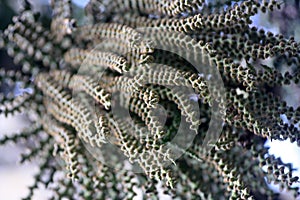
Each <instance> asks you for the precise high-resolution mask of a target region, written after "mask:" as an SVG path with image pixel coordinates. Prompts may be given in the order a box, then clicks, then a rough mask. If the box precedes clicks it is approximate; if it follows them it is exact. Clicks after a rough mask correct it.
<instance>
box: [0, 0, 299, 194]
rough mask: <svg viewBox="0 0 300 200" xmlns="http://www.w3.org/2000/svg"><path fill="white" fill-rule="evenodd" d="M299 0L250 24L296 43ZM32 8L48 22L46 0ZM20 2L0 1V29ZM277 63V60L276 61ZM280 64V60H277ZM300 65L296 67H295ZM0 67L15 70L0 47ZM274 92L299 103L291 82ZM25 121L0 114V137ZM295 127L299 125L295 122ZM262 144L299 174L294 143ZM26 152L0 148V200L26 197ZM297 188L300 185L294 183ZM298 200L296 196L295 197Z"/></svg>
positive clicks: (80, 2) (78, 0) (29, 171)
mask: <svg viewBox="0 0 300 200" xmlns="http://www.w3.org/2000/svg"><path fill="white" fill-rule="evenodd" d="M87 1H88V0H73V1H72V2H73V3H74V12H75V13H77V14H78V15H79V16H80V15H81V14H82V13H83V7H84V6H85V5H86V4H87ZM299 1H300V0H285V1H284V2H285V5H284V6H283V8H282V9H281V10H280V11H275V12H273V13H272V14H263V13H259V14H257V15H256V16H254V17H252V21H253V24H252V25H255V26H257V27H259V28H263V29H265V30H266V31H271V32H273V33H275V34H276V33H282V34H283V35H284V36H286V37H290V36H294V37H295V40H296V41H298V42H300V13H299ZM30 2H31V3H33V5H34V9H35V11H37V12H40V13H41V15H42V18H43V20H45V23H49V19H50V18H51V9H50V5H49V3H50V2H49V0H31V1H30ZM21 5H22V0H0V30H2V31H3V30H4V29H5V28H6V27H7V26H8V24H9V23H10V22H11V19H12V17H13V16H14V15H16V14H17V12H18V10H19V9H20V7H21ZM266 62H267V63H268V62H277V60H274V59H273V60H266ZM278 62H279V60H278ZM280 64H281V63H280ZM296 67H298V68H299V67H300V66H296ZM0 68H7V69H15V68H18V66H15V65H14V63H13V59H12V58H10V57H9V56H8V55H7V53H6V52H5V51H3V50H0ZM278 68H279V69H280V70H281V71H282V72H283V73H284V72H285V71H287V70H290V69H291V68H290V67H287V66H285V64H281V65H279V66H278ZM4 87H5V86H4V84H2V83H1V85H0V90H2V91H3V90H5V88H4ZM274 92H276V93H277V94H278V95H280V96H281V97H282V99H284V100H285V101H286V102H287V104H288V105H290V106H294V107H298V106H299V105H300V87H299V85H295V84H291V85H289V86H285V87H278V88H274ZM281 118H282V120H283V121H285V122H286V123H288V121H287V119H286V117H285V116H284V115H283V116H281ZM28 125H29V121H28V120H27V119H26V117H25V115H24V114H19V115H15V116H13V117H12V116H9V117H8V118H5V117H4V116H3V115H0V138H1V137H3V135H4V134H12V133H15V132H18V131H20V130H21V129H22V128H24V127H27V126H28ZM298 128H299V124H298ZM265 145H266V146H268V147H270V153H271V154H274V155H275V156H276V157H281V159H282V161H283V162H285V163H292V164H293V167H294V168H295V169H297V170H296V171H295V172H294V173H295V175H297V176H299V177H300V148H299V147H297V144H296V143H292V144H291V143H290V142H289V141H267V142H266V144H265ZM24 151H26V149H24V148H22V147H16V146H14V145H13V144H8V145H6V146H5V147H0V180H1V181H0V199H3V200H17V199H21V197H23V196H26V194H27V192H28V191H27V189H26V188H27V187H28V186H30V185H31V184H32V183H33V178H32V176H33V175H34V173H35V172H37V171H38V169H37V166H36V165H35V164H34V163H32V164H24V165H18V164H17V163H18V161H19V155H20V153H22V152H24ZM270 187H271V188H272V189H274V190H275V191H279V188H278V187H277V186H276V185H272V184H271V185H270ZM298 187H300V184H298ZM48 196H49V193H48V192H47V191H46V190H45V189H44V188H41V190H40V191H38V192H36V195H35V198H34V199H37V200H43V199H47V197H48ZM281 199H287V200H291V199H293V197H292V196H290V195H289V194H288V193H287V192H286V191H282V192H281ZM298 199H299V200H300V198H298Z"/></svg>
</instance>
